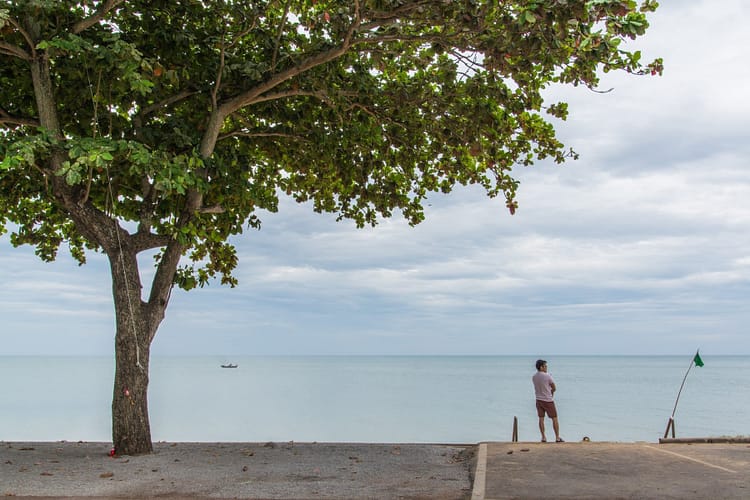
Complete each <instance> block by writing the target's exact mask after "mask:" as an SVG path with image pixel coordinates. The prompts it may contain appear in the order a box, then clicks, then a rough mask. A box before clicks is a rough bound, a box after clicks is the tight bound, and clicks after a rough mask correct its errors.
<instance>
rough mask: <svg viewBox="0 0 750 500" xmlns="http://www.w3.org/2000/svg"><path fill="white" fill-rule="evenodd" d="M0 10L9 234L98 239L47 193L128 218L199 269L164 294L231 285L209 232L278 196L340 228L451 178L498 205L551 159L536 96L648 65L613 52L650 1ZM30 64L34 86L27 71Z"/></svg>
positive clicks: (56, 241) (225, 248)
mask: <svg viewBox="0 0 750 500" xmlns="http://www.w3.org/2000/svg"><path fill="white" fill-rule="evenodd" d="M4 3H5V4H6V5H5V6H4V7H3V8H2V9H0V26H2V38H0V40H2V41H1V42H0V54H2V57H3V59H4V60H3V65H2V67H3V69H2V70H0V83H1V84H2V89H3V90H2V91H0V113H1V114H0V124H2V126H3V129H4V131H5V132H4V133H3V135H2V139H1V140H0V152H1V153H2V157H3V161H2V167H1V168H2V177H1V182H2V201H1V202H0V203H2V212H1V213H2V217H3V221H5V220H10V221H12V222H14V223H17V224H18V225H19V229H18V231H17V233H16V234H15V235H14V236H13V239H12V241H13V243H14V244H22V243H25V244H32V245H35V246H36V248H37V253H38V254H39V256H40V257H42V258H43V259H45V260H51V259H53V258H54V257H55V254H56V249H57V248H58V246H59V245H60V244H61V243H63V242H66V243H67V244H68V245H69V246H70V248H71V250H72V252H73V255H74V256H75V257H76V258H78V259H80V260H81V261H83V259H84V253H83V250H84V247H86V246H89V247H93V248H97V247H99V246H100V245H101V242H100V241H99V238H98V237H96V236H95V235H92V234H89V233H90V232H91V231H90V230H89V229H88V228H86V227H84V225H83V224H81V223H80V222H79V223H76V222H75V220H71V217H70V216H69V214H68V213H67V210H66V209H65V202H64V203H60V200H59V195H57V196H56V195H55V189H54V187H53V184H57V185H60V187H62V188H63V190H64V191H66V192H69V193H70V194H68V195H67V198H69V201H67V202H68V203H71V202H72V203H76V204H78V205H81V206H87V207H90V208H91V209H92V210H97V211H101V212H102V213H103V214H107V215H108V216H112V217H115V218H117V219H118V220H125V221H133V222H136V223H138V224H139V231H138V232H139V234H141V235H142V236H143V240H144V241H143V245H146V246H152V247H163V246H165V245H166V244H167V243H168V241H169V240H170V239H177V240H179V242H180V243H182V245H184V246H185V248H190V249H191V250H192V253H191V256H192V258H193V259H194V260H195V261H196V262H201V263H203V264H204V265H203V266H202V267H201V268H200V270H198V271H197V272H196V273H193V272H192V271H193V269H192V268H191V269H190V270H189V271H190V272H182V273H180V275H179V280H178V283H179V284H180V286H182V287H184V288H190V287H192V286H194V285H195V284H196V283H201V284H202V283H205V282H206V280H207V279H208V278H209V277H211V276H213V275H215V274H217V273H220V274H221V276H222V280H223V281H224V282H227V283H234V279H233V278H232V277H231V270H232V268H233V267H234V265H235V264H236V259H235V258H234V252H233V250H232V248H231V246H230V245H229V244H228V243H227V242H226V239H227V237H228V236H229V235H232V234H236V233H239V232H241V231H242V230H243V227H245V226H246V225H249V226H252V227H258V226H259V225H260V220H259V219H258V216H257V210H258V209H266V210H270V211H275V210H276V208H277V203H278V196H279V195H280V194H282V193H285V194H287V195H289V196H292V197H294V199H296V200H297V201H307V200H311V201H312V203H313V206H314V207H315V210H317V211H328V212H335V213H337V214H338V215H339V217H342V218H350V219H353V220H355V221H356V223H357V224H358V225H364V224H375V223H376V221H377V218H378V217H389V216H391V215H392V213H393V212H394V211H395V210H397V211H401V212H402V213H403V215H404V217H406V218H407V219H408V220H409V222H410V223H418V222H419V221H421V220H422V218H423V210H422V201H423V200H424V199H425V197H426V195H427V193H429V192H431V191H442V192H449V191H450V190H451V189H452V188H453V186H454V185H455V184H456V183H461V184H466V183H476V184H481V185H482V186H483V187H484V188H485V189H486V190H487V193H488V194H489V195H490V196H495V195H497V194H502V195H504V196H505V198H506V202H507V204H508V206H509V207H510V208H511V209H514V208H515V203H516V202H515V192H516V182H515V181H514V179H513V178H512V177H511V175H510V172H511V169H512V167H513V166H515V165H517V164H524V165H528V164H530V163H532V162H533V161H534V160H537V159H543V158H546V157H552V158H554V159H555V160H556V161H563V159H564V158H565V157H566V155H568V154H570V152H569V151H566V150H565V148H564V146H563V145H562V144H561V143H560V142H559V141H558V140H557V139H556V138H555V134H554V129H553V127H552V125H551V123H550V122H549V121H548V119H546V118H545V113H546V114H549V115H552V116H557V117H560V118H565V116H566V114H567V108H566V105H565V104H563V103H554V104H551V105H546V106H545V103H544V102H543V99H542V95H541V91H542V90H543V89H544V88H545V87H546V86H548V85H549V84H550V83H552V82H560V83H572V84H574V85H577V84H583V85H587V86H590V87H595V86H596V84H597V81H598V70H599V69H603V70H604V71H609V70H613V69H625V70H626V71H630V72H634V73H643V72H644V71H647V72H658V71H660V70H661V68H660V63H659V61H656V62H654V63H651V64H650V65H648V66H645V67H643V66H641V64H640V60H639V56H640V54H639V53H637V52H636V53H629V52H626V51H623V50H622V48H621V46H622V43H621V42H622V40H623V39H627V38H634V37H636V36H637V35H640V34H643V33H644V30H645V29H646V27H647V21H646V18H645V13H644V12H645V11H649V10H652V9H653V8H655V6H656V4H655V2H644V3H643V4H642V5H641V6H640V9H637V5H636V2H634V1H607V0H598V1H597V0H594V1H591V0H589V1H565V0H547V1H513V2H483V1H468V0H466V1H402V0H396V1H385V0H383V1H365V0H360V1H339V2H334V1H323V0H321V1H314V0H303V1H265V2H263V1H261V2H236V1H171V0H170V1H147V2H143V1H117V0H108V1H100V2H94V1H89V2H74V1H57V0H54V1H53V0H50V1H41V0H29V1H14V2H11V3H10V4H9V3H8V2H4ZM38 59H44V60H46V61H49V65H48V68H49V69H48V71H49V73H50V74H49V79H50V84H51V85H52V88H50V89H49V94H50V95H49V96H39V95H37V92H36V90H35V84H34V82H33V81H32V80H33V75H32V73H31V72H30V71H29V62H30V61H33V60H38ZM45 97H48V99H49V101H48V102H45V101H44V98H45ZM40 99H41V102H40ZM44 108H50V113H51V114H54V115H55V117H54V118H55V119H54V120H50V119H45V116H43V113H44V110H45V109H44ZM55 153H56V154H57V157H58V160H57V161H51V159H52V157H53V156H54V154H55ZM55 180H64V181H65V182H64V184H65V185H64V186H63V185H62V183H60V182H53V181H55ZM185 271H187V270H185Z"/></svg>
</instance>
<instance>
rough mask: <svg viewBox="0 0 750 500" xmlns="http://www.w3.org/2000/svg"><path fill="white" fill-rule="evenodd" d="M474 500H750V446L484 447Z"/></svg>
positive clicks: (473, 493)
mask: <svg viewBox="0 0 750 500" xmlns="http://www.w3.org/2000/svg"><path fill="white" fill-rule="evenodd" d="M477 456H478V458H477V466H476V475H475V478H474V483H473V492H472V499H473V500H499V499H532V498H533V499H537V498H545V499H561V498H570V499H572V498H575V499H586V498H590V499H594V498H596V499H620V498H638V499H649V498H654V499H657V498H658V499H671V498H674V499H748V498H750V444H747V443H719V444H707V443H701V444H697V443H670V444H657V443H591V442H581V443H481V444H480V445H479V450H478V453H477Z"/></svg>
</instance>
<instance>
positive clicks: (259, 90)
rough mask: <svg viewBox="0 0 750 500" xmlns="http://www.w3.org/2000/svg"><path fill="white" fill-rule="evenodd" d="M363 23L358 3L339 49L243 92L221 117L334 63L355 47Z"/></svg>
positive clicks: (224, 106) (226, 105)
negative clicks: (313, 69)
mask: <svg viewBox="0 0 750 500" xmlns="http://www.w3.org/2000/svg"><path fill="white" fill-rule="evenodd" d="M361 21H362V20H361V18H360V13H359V1H356V2H355V7H354V22H353V23H352V24H351V26H349V29H348V30H347V33H346V36H344V39H343V40H342V41H341V44H340V45H339V46H338V47H334V48H332V49H330V50H327V51H325V52H321V53H319V54H316V55H314V56H312V57H309V58H307V59H306V60H305V61H303V62H302V63H301V64H298V65H297V66H294V67H292V68H289V69H287V70H285V71H282V72H280V73H278V74H276V75H275V76H273V77H272V78H271V79H269V80H268V81H266V82H263V83H261V84H260V85H257V86H256V87H255V88H253V89H250V90H248V91H246V92H243V93H241V94H239V95H238V96H236V97H234V98H232V99H229V100H228V101H226V102H224V103H223V104H222V105H221V106H220V108H219V114H220V116H221V117H225V116H229V115H230V114H232V113H234V112H235V111H237V110H238V109H240V108H243V107H245V106H248V105H250V104H255V103H256V102H258V101H259V99H260V98H261V96H262V95H263V94H265V93H266V92H268V91H269V90H271V89H273V88H275V87H277V86H278V85H280V84H282V83H284V82H285V81H287V80H290V79H292V78H294V77H295V76H297V75H300V74H302V73H304V72H305V71H309V70H310V69H312V68H315V67H316V66H320V65H322V64H325V63H327V62H329V61H333V60H335V59H337V58H339V57H341V56H343V55H344V54H346V53H347V51H348V50H349V49H350V48H351V47H352V45H354V34H355V33H356V32H357V30H358V29H359V26H360V23H361Z"/></svg>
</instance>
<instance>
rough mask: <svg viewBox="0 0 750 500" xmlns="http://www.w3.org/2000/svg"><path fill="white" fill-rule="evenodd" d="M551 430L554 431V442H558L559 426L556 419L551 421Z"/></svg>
mask: <svg viewBox="0 0 750 500" xmlns="http://www.w3.org/2000/svg"><path fill="white" fill-rule="evenodd" d="M552 428H553V429H554V430H555V441H560V424H559V423H558V421H557V417H554V418H553V419H552Z"/></svg>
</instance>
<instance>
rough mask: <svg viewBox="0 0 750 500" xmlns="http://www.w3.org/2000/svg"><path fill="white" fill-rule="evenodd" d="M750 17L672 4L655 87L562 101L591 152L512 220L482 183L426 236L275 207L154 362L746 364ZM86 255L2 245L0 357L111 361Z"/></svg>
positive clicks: (96, 270)
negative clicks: (602, 359) (733, 360)
mask: <svg viewBox="0 0 750 500" xmlns="http://www.w3.org/2000/svg"><path fill="white" fill-rule="evenodd" d="M749 18H750V4H748V3H746V2H743V1H741V0H722V1H720V2H711V1H707V0H705V1H697V0H696V1H687V0H679V1H678V0H671V1H669V0H667V1H664V2H662V6H661V7H660V9H659V11H658V12H657V13H656V14H655V15H653V16H652V27H651V29H650V31H649V33H648V35H647V36H646V37H645V39H643V40H641V41H639V43H638V45H639V47H641V48H642V49H643V52H644V57H645V59H647V60H649V59H651V58H653V57H655V56H662V57H664V59H665V73H664V76H663V77H661V78H652V77H633V76H627V75H608V76H607V77H606V78H604V80H603V81H602V84H601V88H602V89H603V90H606V89H609V88H612V89H613V90H612V91H611V92H609V93H604V94H600V93H594V92H591V91H588V90H586V89H581V88H578V89H572V88H571V89H562V90H560V89H558V90H555V91H554V92H553V94H554V95H555V96H560V98H561V99H562V100H566V101H568V102H569V103H570V108H571V116H570V118H569V120H568V122H566V123H564V124H562V125H561V126H560V129H559V130H560V137H561V139H563V141H564V142H566V143H567V144H568V145H570V146H573V147H574V148H575V149H576V150H577V151H578V152H579V153H580V154H581V158H580V159H579V160H578V161H575V162H568V163H567V164H565V165H564V166H556V165H552V164H539V165H536V166H534V167H531V168H526V169H519V170H517V172H516V176H517V178H518V179H520V180H521V187H520V191H519V193H518V200H519V202H520V209H519V210H518V211H517V212H516V215H514V216H511V215H510V214H509V213H508V210H507V209H506V208H505V207H504V203H503V202H502V200H488V199H486V198H485V197H484V196H483V195H482V193H481V191H480V190H478V189H473V188H465V189H460V190H458V191H456V192H455V193H453V194H452V195H449V196H447V197H445V196H435V197H434V198H433V199H432V200H431V206H429V207H428V210H427V221H426V222H424V223H423V224H421V225H419V226H418V227H416V228H411V227H409V226H408V225H407V224H405V223H403V222H402V221H400V220H398V219H393V220H389V221H385V222H384V223H382V224H381V225H380V226H378V227H376V228H374V229H373V228H368V229H364V230H357V229H355V228H354V227H353V226H352V225H351V224H350V223H345V222H344V223H337V222H335V221H334V216H332V215H318V214H314V213H312V211H311V209H310V207H309V206H304V205H303V206H299V205H295V204H294V203H291V202H284V203H283V204H282V207H281V210H280V213H278V214H273V215H267V216H265V217H264V219H263V220H264V224H263V229H262V230H261V231H259V232H256V231H253V232H251V233H247V234H245V235H244V236H243V237H242V238H240V239H238V240H236V242H235V243H236V245H237V247H238V249H239V253H240V265H239V268H238V270H237V275H238V277H239V279H240V286H239V287H238V288H235V289H229V288H223V287H220V286H219V285H218V284H212V285H211V286H210V287H208V288H206V289H202V290H197V291H193V292H190V293H185V292H178V291H175V293H174V294H173V297H172V302H171V304H170V307H169V309H168V311H167V319H166V320H165V322H164V323H163V324H162V327H161V329H160V332H159V333H158V335H157V337H156V340H155V342H154V351H155V353H157V354H162V355H167V354H169V355H172V354H175V355H180V354H217V355H222V356H229V355H232V354H236V355H240V354H534V355H545V356H546V355H559V354H683V353H692V352H694V351H695V349H697V348H700V349H701V352H703V353H709V354H750V337H748V335H746V328H747V325H749V324H750V314H749V313H748V307H747V298H748V297H749V296H750V293H749V292H750V169H748V158H750V134H749V133H748V127H747V125H748V118H747V117H748V116H750V100H748V98H747V95H746V86H747V82H748V81H750V71H749V70H748V68H750V65H748V63H747V57H748V47H750V30H748V29H747V26H746V23H747V19H749ZM89 260H90V263H89V264H88V265H86V266H84V267H83V268H78V267H77V266H76V265H75V264H73V263H72V261H71V260H70V259H69V258H67V256H61V258H60V259H59V260H58V262H56V263H54V264H43V263H41V262H40V261H38V259H36V258H35V257H34V255H33V251H32V250H31V249H30V248H21V249H14V248H12V247H11V246H10V244H9V243H8V238H7V236H3V237H0V273H2V283H3V287H2V288H1V289H0V315H2V318H3V321H2V328H0V354H105V355H106V354H109V353H111V352H112V351H113V349H114V346H113V336H114V321H113V317H112V316H113V307H112V303H111V300H112V299H111V289H110V286H111V285H110V278H109V270H108V266H107V264H106V261H105V260H104V259H103V258H102V257H101V256H90V259H89ZM144 267H145V269H146V273H148V272H150V269H149V265H148V263H146V265H145V266H144ZM144 278H146V279H148V278H149V276H144ZM144 281H145V280H144Z"/></svg>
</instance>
